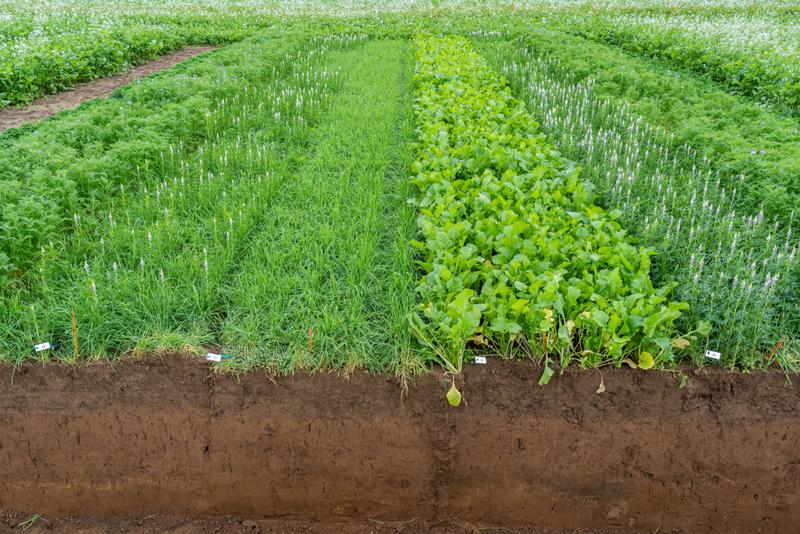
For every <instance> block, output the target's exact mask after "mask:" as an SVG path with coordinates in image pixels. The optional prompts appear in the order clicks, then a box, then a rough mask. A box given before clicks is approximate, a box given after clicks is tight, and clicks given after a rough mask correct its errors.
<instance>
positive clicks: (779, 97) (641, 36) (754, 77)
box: [563, 14, 800, 113]
mask: <svg viewBox="0 0 800 534" xmlns="http://www.w3.org/2000/svg"><path fill="white" fill-rule="evenodd" d="M563 23H564V24H563V25H564V27H565V28H567V29H568V30H569V31H571V32H576V33H578V34H580V35H583V36H586V37H589V38H591V39H594V40H598V41H602V42H606V43H609V44H614V45H618V46H620V47H622V48H623V49H625V50H629V51H632V52H635V53H637V54H644V55H648V56H654V57H658V58H661V59H664V60H667V61H669V62H671V63H673V64H675V65H677V66H679V67H681V68H685V69H688V70H691V71H694V72H696V73H699V74H701V75H708V76H710V77H711V78H713V79H714V80H717V81H718V82H721V83H723V84H725V85H727V86H728V87H730V89H731V90H732V91H734V92H736V93H739V94H743V95H747V96H750V97H753V98H756V99H758V100H759V101H764V102H770V103H775V104H778V105H779V106H780V107H782V108H785V109H788V110H790V111H792V112H794V113H797V112H798V111H799V110H800V37H798V36H800V25H798V24H797V22H796V21H785V20H782V19H778V18H775V17H772V16H764V17H756V18H754V17H751V16H744V15H732V16H719V15H715V16H713V17H708V16H705V15H700V16H696V15H689V16H682V15H645V16H642V15H638V14H634V15H620V14H613V15H599V16H596V17H585V16H577V17H574V16H573V17H567V18H566V19H565V20H564V21H563Z"/></svg>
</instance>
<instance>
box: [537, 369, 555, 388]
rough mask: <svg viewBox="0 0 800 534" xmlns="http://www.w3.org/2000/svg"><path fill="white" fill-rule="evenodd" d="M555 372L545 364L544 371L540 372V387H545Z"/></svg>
mask: <svg viewBox="0 0 800 534" xmlns="http://www.w3.org/2000/svg"><path fill="white" fill-rule="evenodd" d="M554 374H555V371H553V369H552V368H551V367H550V365H548V364H545V366H544V371H543V372H542V377H541V378H540V379H539V385H540V386H546V385H547V383H548V382H550V379H551V378H553V375H554Z"/></svg>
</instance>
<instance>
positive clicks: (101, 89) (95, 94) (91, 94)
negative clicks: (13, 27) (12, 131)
mask: <svg viewBox="0 0 800 534" xmlns="http://www.w3.org/2000/svg"><path fill="white" fill-rule="evenodd" d="M214 48H215V47H214V46H191V47H187V48H183V49H181V50H179V51H177V52H173V53H171V54H167V55H165V56H161V57H160V58H158V59H156V60H154V61H150V62H148V63H144V64H142V65H139V66H137V67H134V68H133V69H131V70H130V71H128V72H126V73H124V74H119V75H117V76H109V77H107V78H100V79H97V80H93V81H91V82H86V83H82V84H79V85H76V86H75V87H74V88H72V89H70V90H69V91H63V92H61V93H56V94H54V95H49V96H44V97H42V98H38V99H36V100H34V101H33V102H32V103H31V104H29V105H27V106H24V107H21V108H2V109H0V132H3V131H5V130H8V129H9V128H18V127H20V126H22V125H24V124H28V123H30V122H34V121H38V120H41V119H46V118H47V117H50V116H52V115H55V114H56V113H59V112H61V111H64V110H66V109H72V108H74V107H77V106H78V105H80V104H82V103H84V102H86V101H87V100H92V99H93V98H105V97H107V96H108V95H110V94H111V93H112V92H113V91H114V89H117V88H118V87H122V86H123V85H128V84H129V83H131V82H134V81H136V80H138V79H139V78H144V77H145V76H148V75H150V74H153V73H154V72H158V71H161V70H165V69H169V68H171V67H174V66H175V65H177V64H178V63H181V62H182V61H186V60H187V59H189V58H192V57H195V56H197V55H200V54H202V53H204V52H208V51H210V50H213V49H214Z"/></svg>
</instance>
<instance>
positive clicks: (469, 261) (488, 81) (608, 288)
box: [412, 37, 707, 380]
mask: <svg viewBox="0 0 800 534" xmlns="http://www.w3.org/2000/svg"><path fill="white" fill-rule="evenodd" d="M417 49H418V51H417V71H416V74H415V81H416V87H417V93H416V94H417V96H416V114H417V123H418V126H419V148H418V156H417V160H416V162H415V163H414V166H413V172H414V177H413V180H412V181H413V184H414V186H415V187H416V190H417V197H416V205H417V207H418V209H419V213H420V216H419V219H418V224H419V227H420V231H421V237H422V241H421V242H417V243H416V247H417V248H418V249H419V253H420V259H419V263H420V265H421V267H422V270H423V272H424V275H423V276H422V277H421V279H420V281H419V284H418V287H417V291H418V292H419V297H420V302H421V303H420V306H419V310H418V313H417V314H416V315H415V316H414V327H415V330H416V333H417V335H418V337H419V338H420V339H421V340H422V341H423V343H424V344H425V345H426V346H427V347H428V348H429V349H430V350H432V351H433V352H434V353H435V354H436V355H437V356H438V358H439V361H440V362H441V363H442V364H443V365H445V366H446V367H447V368H448V369H450V370H451V371H452V372H457V371H459V370H460V368H461V364H462V360H463V355H464V352H465V350H466V348H467V346H468V345H470V346H474V347H476V348H480V347H482V346H488V347H489V348H490V350H492V351H499V352H501V353H511V352H517V351H522V352H527V353H529V354H534V355H536V356H538V357H542V356H544V357H545V358H547V359H548V361H549V358H550V356H551V355H553V356H555V357H558V358H559V359H560V363H561V364H562V365H566V364H567V363H569V362H570V361H572V360H573V359H575V360H577V361H579V362H580V363H581V364H582V365H601V364H604V363H608V362H613V363H614V364H615V365H621V364H622V362H623V361H625V360H628V361H629V362H630V363H631V364H634V362H638V363H639V364H640V365H641V366H643V367H649V366H651V365H653V364H654V360H655V362H658V363H666V362H670V361H672V360H673V357H674V354H673V349H675V350H678V349H686V348H688V346H689V344H690V340H691V339H692V338H693V336H691V335H689V333H687V336H685V337H676V332H675V327H674V323H675V320H676V319H677V318H678V317H680V315H681V310H684V309H686V305H684V304H682V303H677V302H671V301H669V300H668V296H667V295H668V293H669V289H670V288H669V286H666V287H663V288H660V289H655V288H654V287H653V285H652V283H651V281H650V275H649V271H650V257H651V256H652V254H653V250H652V249H647V248H639V247H636V246H634V245H633V244H632V241H631V240H630V238H629V237H628V235H627V233H626V231H625V230H623V229H622V228H621V227H620V225H619V224H618V223H617V222H616V220H615V219H616V218H618V217H619V213H618V212H608V211H605V210H603V209H601V208H599V207H598V206H596V205H595V204H594V202H593V194H592V189H593V188H592V186H591V185H590V184H589V183H587V182H585V181H584V180H582V179H581V177H580V173H579V171H578V169H576V168H575V166H574V165H573V164H572V163H570V162H569V161H568V160H566V159H564V158H563V157H562V156H560V155H559V154H558V152H556V150H555V149H554V148H553V147H552V146H551V145H550V144H549V143H548V142H547V141H546V139H545V138H544V136H543V135H542V134H541V132H540V131H539V129H538V125H537V123H536V122H535V121H534V119H533V118H532V117H531V115H530V114H529V113H528V112H527V111H526V110H525V106H524V105H523V104H522V103H521V102H520V101H519V100H517V99H516V98H514V97H513V96H512V95H511V92H510V90H509V88H508V87H507V86H506V85H505V83H504V82H503V81H502V80H501V78H500V77H499V76H498V75H496V74H495V73H494V72H493V71H492V69H491V68H490V67H489V66H488V65H487V64H486V63H485V61H484V60H483V59H482V58H481V57H480V56H479V55H478V54H477V53H476V52H475V51H474V50H473V49H472V47H471V45H470V43H469V41H468V40H467V39H464V38H459V37H451V38H430V39H420V40H418V41H417ZM699 330H700V331H701V333H706V330H707V325H705V324H702V325H700V328H699ZM546 369H547V371H545V375H544V377H543V378H544V379H545V380H546V379H547V378H548V377H549V375H550V374H551V373H552V371H550V367H547V368H546Z"/></svg>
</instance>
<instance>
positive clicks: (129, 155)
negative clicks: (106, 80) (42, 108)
mask: <svg viewBox="0 0 800 534" xmlns="http://www.w3.org/2000/svg"><path fill="white" fill-rule="evenodd" d="M308 46H310V45H309V38H308V37H305V36H299V35H295V34H279V35H275V36H273V37H266V38H259V39H254V40H248V41H247V42H243V43H239V44H235V45H231V46H230V47H226V48H225V49H224V50H220V51H216V52H214V53H212V54H210V55H207V56H205V57H201V58H197V59H195V60H193V61H190V62H188V63H185V64H183V65H181V66H179V67H177V68H175V69H171V70H170V71H168V72H165V73H163V74H161V75H158V76H154V77H151V78H148V79H146V80H144V81H142V82H140V83H136V84H132V85H130V86H128V87H126V88H124V89H122V90H119V91H117V92H116V93H115V94H114V95H113V96H112V98H110V99H108V100H105V101H95V102H92V103H88V104H86V105H84V106H82V107H80V108H78V109H77V110H74V111H72V112H67V113H63V114H60V115H59V116H58V117H55V118H53V119H51V120H49V121H45V122H43V123H41V124H39V125H36V126H33V127H26V128H22V129H19V130H12V131H8V132H6V133H5V134H4V135H3V136H0V147H2V149H0V204H2V206H3V209H2V211H0V293H2V292H3V291H4V290H8V289H9V288H12V287H20V286H24V285H25V284H26V283H27V281H26V277H27V276H28V274H29V273H30V272H31V271H32V270H35V268H36V266H37V265H38V264H39V263H40V261H41V257H42V252H41V249H42V246H44V245H46V244H47V243H49V242H50V241H59V240H61V239H62V238H65V237H66V238H68V236H69V233H70V232H71V231H72V230H73V229H74V224H73V219H74V216H75V215H76V214H78V215H81V216H82V218H83V219H84V224H89V223H90V221H92V220H95V219H100V218H101V217H103V216H105V215H107V213H108V211H109V210H110V209H112V207H113V202H114V198H115V197H116V196H117V195H119V194H120V193H123V192H125V190H126V188H128V190H130V188H131V187H134V188H135V187H137V185H136V184H137V183H140V182H142V181H145V180H147V179H148V178H149V177H151V176H158V175H160V174H162V173H163V172H166V171H167V170H169V169H171V166H172V165H173V163H171V162H174V161H176V160H180V159H181V158H182V157H183V156H184V155H187V156H188V155H190V154H191V153H192V152H193V151H194V149H195V148H196V146H197V145H198V143H200V142H202V141H203V140H205V139H208V138H212V137H214V136H215V135H217V133H219V132H221V131H224V130H225V129H227V128H228V127H229V126H230V125H231V124H233V123H234V121H236V120H238V115H237V114H236V113H234V112H232V111H231V109H236V108H237V107H238V105H237V103H236V99H237V98H240V97H239V95H240V94H241V93H242V91H243V90H244V91H247V90H248V89H252V88H253V87H254V86H261V85H268V84H269V83H272V81H273V80H275V79H276V78H277V77H279V76H280V75H281V73H283V72H285V71H287V69H288V68H290V66H291V64H292V62H293V61H295V60H296V58H298V57H302V56H303V55H305V54H307V51H308ZM232 104H233V105H232Z"/></svg>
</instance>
